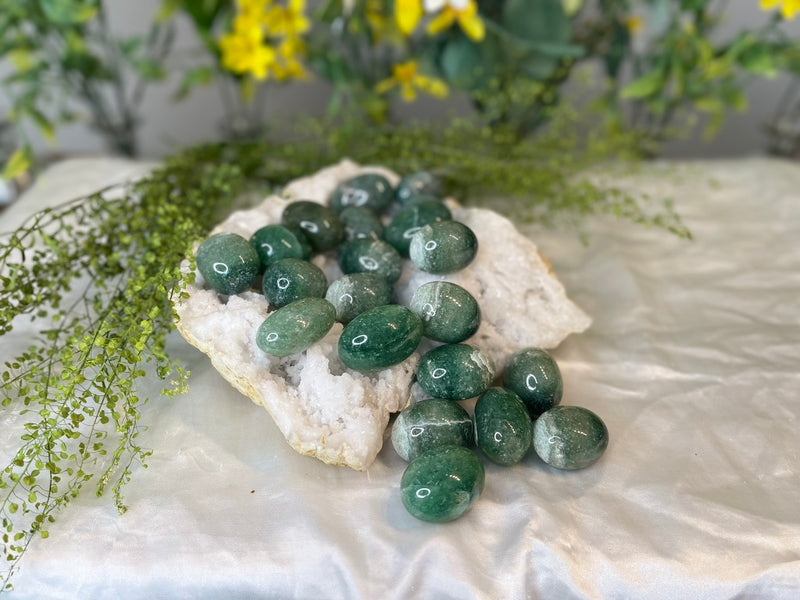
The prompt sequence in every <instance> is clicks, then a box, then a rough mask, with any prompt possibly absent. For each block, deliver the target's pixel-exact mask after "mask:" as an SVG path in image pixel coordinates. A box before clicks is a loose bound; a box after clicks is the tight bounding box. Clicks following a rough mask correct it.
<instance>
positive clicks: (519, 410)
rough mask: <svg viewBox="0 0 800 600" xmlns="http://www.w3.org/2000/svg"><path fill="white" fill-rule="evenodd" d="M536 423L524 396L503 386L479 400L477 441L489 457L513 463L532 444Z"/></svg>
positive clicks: (476, 426)
mask: <svg viewBox="0 0 800 600" xmlns="http://www.w3.org/2000/svg"><path fill="white" fill-rule="evenodd" d="M532 438H533V423H532V422H531V418H530V416H529V415H528V411H527V409H526V408H525V405H524V404H523V403H522V400H520V399H519V397H518V396H517V395H516V394H515V393H514V392H512V391H510V390H506V389H503V388H499V387H493V388H489V389H488V390H486V391H485V392H484V393H483V394H481V397H480V398H478V402H477V403H476V404H475V441H476V442H477V444H478V448H480V449H481V450H483V453H484V454H485V455H486V456H487V457H488V458H489V460H491V461H493V462H496V463H497V464H500V465H513V464H515V463H518V462H519V461H521V460H522V459H523V457H524V456H525V454H527V452H528V450H529V449H530V447H531V439H532Z"/></svg>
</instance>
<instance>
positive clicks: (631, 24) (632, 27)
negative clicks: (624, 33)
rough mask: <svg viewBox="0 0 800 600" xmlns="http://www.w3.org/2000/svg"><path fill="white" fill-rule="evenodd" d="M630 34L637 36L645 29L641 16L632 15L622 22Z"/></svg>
mask: <svg viewBox="0 0 800 600" xmlns="http://www.w3.org/2000/svg"><path fill="white" fill-rule="evenodd" d="M622 24H623V25H625V29H627V30H628V32H629V33H632V34H637V33H639V32H640V31H641V30H642V29H643V28H644V19H643V18H642V17H640V16H639V15H631V16H629V17H626V18H625V19H623V20H622Z"/></svg>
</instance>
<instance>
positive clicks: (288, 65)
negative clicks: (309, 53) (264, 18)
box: [273, 36, 308, 81]
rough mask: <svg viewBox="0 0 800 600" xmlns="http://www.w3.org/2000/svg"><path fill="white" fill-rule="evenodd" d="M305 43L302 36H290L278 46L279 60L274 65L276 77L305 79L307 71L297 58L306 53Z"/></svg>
mask: <svg viewBox="0 0 800 600" xmlns="http://www.w3.org/2000/svg"><path fill="white" fill-rule="evenodd" d="M305 51H306V49H305V44H303V40H301V39H300V38H297V37H294V36H289V37H287V38H286V39H285V40H283V42H281V45H280V46H278V54H277V56H278V60H277V62H276V63H275V66H274V67H273V71H274V72H275V78H276V79H277V80H278V81H285V80H287V79H303V78H305V77H306V76H307V75H308V74H307V73H306V70H305V68H303V64H302V63H301V62H300V61H299V60H297V57H298V56H302V55H303V54H305Z"/></svg>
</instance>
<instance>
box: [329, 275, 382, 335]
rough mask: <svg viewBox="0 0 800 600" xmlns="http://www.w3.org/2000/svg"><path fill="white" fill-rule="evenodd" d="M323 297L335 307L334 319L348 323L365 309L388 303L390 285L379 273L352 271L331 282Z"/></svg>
mask: <svg viewBox="0 0 800 600" xmlns="http://www.w3.org/2000/svg"><path fill="white" fill-rule="evenodd" d="M325 299H326V300H327V301H328V302H330V303H331V304H333V307H334V308H335V309H336V320H337V321H341V322H342V323H349V322H350V321H352V320H353V319H355V318H356V317H357V316H358V315H360V314H361V313H363V312H364V311H366V310H369V309H371V308H375V307H376V306H382V305H384V304H389V303H390V302H391V301H392V286H391V284H390V283H389V282H388V281H387V280H386V278H385V277H381V276H380V275H374V274H372V273H353V274H351V275H344V276H343V277H340V278H339V279H337V280H336V281H334V282H333V283H331V285H330V286H329V287H328V291H327V292H325Z"/></svg>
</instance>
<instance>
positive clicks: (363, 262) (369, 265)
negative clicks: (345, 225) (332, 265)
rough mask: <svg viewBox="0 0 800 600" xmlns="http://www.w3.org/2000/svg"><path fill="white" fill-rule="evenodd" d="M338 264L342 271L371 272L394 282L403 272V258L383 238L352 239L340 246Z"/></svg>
mask: <svg viewBox="0 0 800 600" xmlns="http://www.w3.org/2000/svg"><path fill="white" fill-rule="evenodd" d="M339 266H340V267H341V268H342V271H343V272H344V273H372V274H374V275H380V276H381V277H384V278H385V279H386V280H387V281H388V282H389V283H394V282H395V281H397V280H398V279H400V274H401V273H402V272H403V259H402V258H401V257H400V255H399V254H398V253H397V250H395V249H394V248H393V247H392V246H391V245H390V244H388V243H387V242H384V241H383V240H353V241H352V242H345V243H344V244H342V245H341V246H340V248H339Z"/></svg>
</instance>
